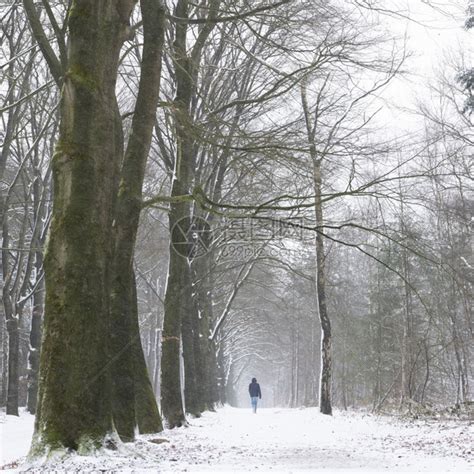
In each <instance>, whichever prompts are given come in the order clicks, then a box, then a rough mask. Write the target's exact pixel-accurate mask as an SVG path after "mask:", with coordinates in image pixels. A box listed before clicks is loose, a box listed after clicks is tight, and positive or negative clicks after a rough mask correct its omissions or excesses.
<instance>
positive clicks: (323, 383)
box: [301, 82, 332, 415]
mask: <svg viewBox="0 0 474 474" xmlns="http://www.w3.org/2000/svg"><path fill="white" fill-rule="evenodd" d="M301 102H302V106H303V112H304V117H305V122H306V131H307V137H308V144H309V151H310V157H311V161H312V166H313V187H314V196H315V197H314V213H315V217H316V219H315V221H316V227H317V228H319V230H317V232H316V295H317V298H318V313H319V321H320V324H321V374H320V381H319V384H320V386H319V409H320V411H321V413H324V414H325V415H331V414H332V407H331V377H332V356H331V321H330V319H329V315H328V310H327V305H326V273H325V256H324V237H323V234H322V231H323V228H322V226H323V223H324V219H323V205H322V199H321V197H322V196H321V189H322V174H321V162H322V157H321V156H318V153H317V151H316V146H315V134H316V128H317V127H316V125H317V124H316V123H314V124H313V123H312V120H311V115H310V111H309V106H308V100H307V96H306V84H305V83H304V82H303V84H302V86H301Z"/></svg>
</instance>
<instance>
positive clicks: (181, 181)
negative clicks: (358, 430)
mask: <svg viewBox="0 0 474 474" xmlns="http://www.w3.org/2000/svg"><path fill="white" fill-rule="evenodd" d="M175 15H176V16H177V17H180V18H187V16H188V1H187V0H180V1H178V4H177V6H176V9H175ZM186 35H187V24H186V23H185V22H183V23H181V22H178V23H176V34H175V42H174V45H173V46H174V53H175V75H176V86H177V90H176V98H175V108H176V116H175V121H176V138H177V143H176V157H175V169H174V179H173V185H172V188H171V196H172V197H179V196H183V195H186V194H189V188H190V178H191V173H192V170H193V169H194V168H193V166H192V163H191V160H192V157H193V151H192V139H191V137H190V134H189V126H190V117H189V108H190V104H191V93H192V78H191V74H190V60H189V58H188V56H187V50H186V48H187V45H186ZM170 207H171V209H170V212H169V228H170V259H169V267H168V281H167V286H166V293H165V314H164V322H163V336H162V358H161V409H162V411H163V416H164V417H165V418H166V421H167V424H168V427H169V428H174V427H177V426H181V425H182V424H183V423H184V422H185V416H184V410H183V401H182V399H181V380H180V350H179V346H180V339H181V325H182V323H183V322H184V321H185V320H186V319H187V318H188V317H189V316H188V315H183V312H184V311H186V310H187V306H188V302H189V299H190V298H191V294H190V292H189V290H190V288H189V285H188V282H187V276H186V275H187V274H188V272H189V263H188V258H187V257H188V251H187V241H186V236H187V233H188V229H189V223H190V206H189V204H188V203H187V202H172V203H171V206H170ZM180 249H182V250H180ZM178 252H179V253H178ZM187 342H188V338H187V337H186V341H183V345H185V344H187ZM183 349H184V351H188V348H187V347H186V348H183ZM187 355H188V357H189V353H188V354H187ZM189 382H190V380H189V379H188V383H189Z"/></svg>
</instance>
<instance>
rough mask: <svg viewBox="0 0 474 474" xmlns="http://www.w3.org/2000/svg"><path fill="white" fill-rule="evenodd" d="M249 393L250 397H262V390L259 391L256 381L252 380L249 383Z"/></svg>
mask: <svg viewBox="0 0 474 474" xmlns="http://www.w3.org/2000/svg"><path fill="white" fill-rule="evenodd" d="M249 393H250V396H251V397H258V398H262V392H261V391H260V385H259V384H258V383H257V382H252V383H251V384H250V385H249Z"/></svg>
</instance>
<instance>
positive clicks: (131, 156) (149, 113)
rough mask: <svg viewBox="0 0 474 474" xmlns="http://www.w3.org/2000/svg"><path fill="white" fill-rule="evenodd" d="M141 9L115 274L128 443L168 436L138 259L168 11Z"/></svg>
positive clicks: (115, 396) (113, 326) (115, 357)
mask: <svg viewBox="0 0 474 474" xmlns="http://www.w3.org/2000/svg"><path fill="white" fill-rule="evenodd" d="M141 8H142V18H143V28H144V46H143V58H142V64H141V75H140V83H139V89H138V95H137V101H136V105H135V112H134V115H133V120H132V130H131V135H130V138H129V141H128V145H127V150H126V152H125V156H124V161H123V165H122V170H121V178H120V187H119V193H118V198H117V206H116V216H115V225H114V253H113V264H112V272H111V273H112V282H111V305H110V332H111V357H112V365H111V375H112V410H113V416H114V424H115V427H116V429H117V431H118V433H119V435H120V437H121V438H122V439H123V440H130V439H133V437H134V431H135V427H136V426H138V427H139V430H140V432H142V433H144V432H147V433H149V432H157V431H161V430H162V423H161V418H160V416H159V413H158V408H157V405H156V399H155V396H154V393H153V387H152V385H151V383H150V379H149V375H148V371H147V367H146V362H145V357H144V354H143V348H142V345H141V339H140V330H139V325H138V309H137V296H136V282H135V275H134V270H133V256H134V249H135V242H136V238H137V232H138V224H139V219H140V211H141V202H142V186H143V180H144V176H145V168H146V162H147V158H148V152H149V150H150V144H151V137H152V131H153V126H154V124H155V114H156V108H157V105H158V99H159V88H160V79H161V58H162V52H163V44H164V20H165V10H164V6H163V3H162V2H156V1H152V0H142V2H141ZM145 408H146V409H145Z"/></svg>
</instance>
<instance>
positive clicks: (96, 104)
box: [31, 0, 135, 455]
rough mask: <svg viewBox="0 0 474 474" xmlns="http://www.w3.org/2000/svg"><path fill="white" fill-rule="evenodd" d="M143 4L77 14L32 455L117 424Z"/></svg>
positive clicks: (80, 0)
mask: <svg viewBox="0 0 474 474" xmlns="http://www.w3.org/2000/svg"><path fill="white" fill-rule="evenodd" d="M134 3H135V2H134V1H133V0H128V1H127V0H123V1H121V2H120V3H117V2H114V1H111V0H104V1H101V2H97V1H96V0H77V1H75V2H73V4H72V7H71V11H70V15H69V57H68V70H67V73H66V75H65V78H64V87H63V91H62V103H61V126H60V137H59V141H58V143H57V146H56V153H55V156H54V158H53V183H54V202H53V220H52V222H51V229H50V237H49V243H48V248H47V253H46V256H45V262H44V265H45V272H46V306H45V321H44V339H43V347H42V352H41V358H40V382H39V397H38V407H37V417H36V424H35V436H34V440H33V445H32V451H31V453H32V454H33V455H35V454H40V453H43V452H48V451H49V450H50V449H55V448H71V449H74V450H78V451H80V452H87V451H89V450H91V449H94V448H96V447H99V446H100V445H101V443H102V441H103V439H104V437H105V436H106V435H107V433H109V432H110V431H111V430H112V416H111V393H110V382H109V377H108V370H107V342H108V341H107V334H109V317H108V314H109V281H110V260H111V250H112V249H111V243H110V240H111V235H112V218H113V207H114V202H115V199H116V195H117V175H118V167H119V164H120V160H121V159H122V157H123V132H122V123H121V118H120V115H119V111H118V106H117V100H116V96H115V84H116V78H117V69H118V61H119V54H120V49H121V47H122V43H123V41H124V40H125V39H126V35H127V32H128V29H129V28H128V26H127V24H128V18H129V16H130V14H131V11H132V8H133V6H134ZM104 336H105V341H104Z"/></svg>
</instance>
